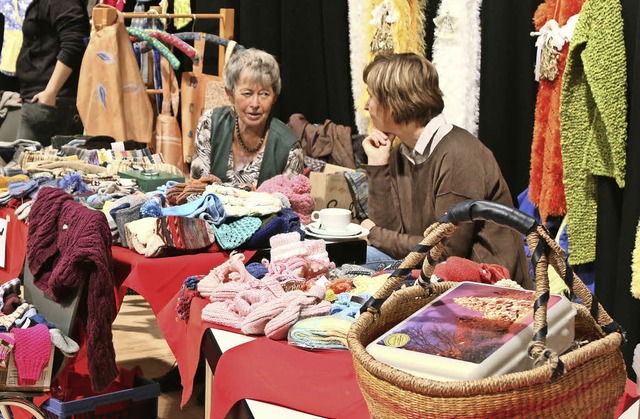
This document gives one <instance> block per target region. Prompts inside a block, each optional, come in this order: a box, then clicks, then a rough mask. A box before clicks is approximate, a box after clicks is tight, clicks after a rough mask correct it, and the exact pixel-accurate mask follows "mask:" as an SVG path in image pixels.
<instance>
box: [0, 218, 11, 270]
mask: <svg viewBox="0 0 640 419" xmlns="http://www.w3.org/2000/svg"><path fill="white" fill-rule="evenodd" d="M8 230H9V220H6V219H4V218H0V268H4V265H5V258H6V255H7V232H8Z"/></svg>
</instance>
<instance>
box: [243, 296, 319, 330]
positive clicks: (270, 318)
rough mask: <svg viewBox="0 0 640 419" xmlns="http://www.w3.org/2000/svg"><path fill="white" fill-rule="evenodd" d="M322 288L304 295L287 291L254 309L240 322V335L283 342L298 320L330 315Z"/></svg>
mask: <svg viewBox="0 0 640 419" xmlns="http://www.w3.org/2000/svg"><path fill="white" fill-rule="evenodd" d="M325 293H326V288H325V287H324V286H323V285H320V284H317V285H315V286H314V287H312V288H311V289H310V290H309V292H308V293H304V292H302V291H291V292H287V293H285V294H283V295H281V296H280V297H279V298H277V299H275V300H272V301H270V302H268V303H265V304H261V305H259V306H257V307H255V309H254V310H252V311H251V313H250V314H249V315H248V316H247V317H246V318H245V319H244V321H243V322H242V328H241V330H242V332H243V333H246V334H251V335H261V334H265V335H266V336H267V337H268V338H269V339H284V338H285V337H286V336H287V333H288V332H289V328H290V327H291V326H293V325H294V324H295V322H297V321H298V320H302V319H303V318H307V317H312V316H323V315H327V314H329V312H330V311H331V303H329V302H328V301H324V300H323V298H324V295H325Z"/></svg>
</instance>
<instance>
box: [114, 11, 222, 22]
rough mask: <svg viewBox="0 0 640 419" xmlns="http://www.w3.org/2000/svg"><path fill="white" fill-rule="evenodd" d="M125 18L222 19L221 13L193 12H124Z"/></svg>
mask: <svg viewBox="0 0 640 419" xmlns="http://www.w3.org/2000/svg"><path fill="white" fill-rule="evenodd" d="M122 16H123V17H124V18H125V19H136V18H141V19H143V18H147V19H153V18H157V19H174V18H180V19H188V18H190V19H196V20H197V19H222V15H221V14H219V13H195V14H191V15H189V14H186V13H185V14H171V13H146V12H145V13H142V12H126V13H122Z"/></svg>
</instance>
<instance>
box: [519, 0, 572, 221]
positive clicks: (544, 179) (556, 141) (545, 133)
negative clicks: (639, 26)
mask: <svg viewBox="0 0 640 419" xmlns="http://www.w3.org/2000/svg"><path fill="white" fill-rule="evenodd" d="M583 3H584V0H547V1H545V2H544V3H542V4H541V5H540V6H539V7H538V9H537V10H536V12H535V14H534V16H533V21H534V24H535V27H536V29H537V30H538V31H541V29H542V28H543V27H544V26H545V25H548V22H551V21H552V20H553V21H555V22H557V25H558V26H561V27H564V26H565V25H566V24H567V21H568V20H569V18H571V17H572V16H575V15H576V14H577V13H579V12H580V9H581V8H582V5H583ZM559 35H560V34H559ZM540 36H543V37H548V35H544V34H541V35H540ZM542 42H543V43H544V44H548V38H547V39H543V40H542ZM568 52H569V44H568V43H565V44H564V46H563V47H562V49H561V50H560V51H559V52H558V57H557V75H556V77H555V78H554V79H553V80H550V79H549V78H545V77H540V80H539V85H538V95H537V98H536V109H535V120H534V125H533V142H532V144H531V169H530V171H529V199H530V200H531V202H533V203H534V204H535V205H536V207H538V209H539V210H540V217H541V218H542V222H543V223H545V222H546V221H547V218H548V217H549V216H559V217H564V216H565V214H566V213H567V201H566V199H565V194H564V184H563V183H562V175H563V168H562V152H561V150H560V90H561V88H562V76H563V73H564V69H565V65H566V62H567V54H568ZM543 73H544V72H543Z"/></svg>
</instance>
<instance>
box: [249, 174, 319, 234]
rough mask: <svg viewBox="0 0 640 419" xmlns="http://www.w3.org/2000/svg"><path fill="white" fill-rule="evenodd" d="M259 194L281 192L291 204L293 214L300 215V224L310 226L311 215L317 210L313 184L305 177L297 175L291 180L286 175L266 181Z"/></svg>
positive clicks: (259, 189) (260, 187) (259, 188)
mask: <svg viewBox="0 0 640 419" xmlns="http://www.w3.org/2000/svg"><path fill="white" fill-rule="evenodd" d="M258 192H269V193H274V192H280V193H282V194H284V195H285V196H286V197H287V198H288V199H289V203H290V204H291V209H292V210H293V212H295V213H296V214H298V216H299V217H300V222H301V223H303V224H309V223H310V222H311V213H312V212H313V210H314V209H315V202H314V201H313V198H312V197H311V182H310V181H309V178H307V177H306V176H304V175H296V176H293V177H292V178H291V179H289V178H288V177H287V176H286V175H277V176H274V177H272V178H271V179H267V180H266V181H264V182H263V183H262V184H261V185H260V186H259V187H258Z"/></svg>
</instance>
